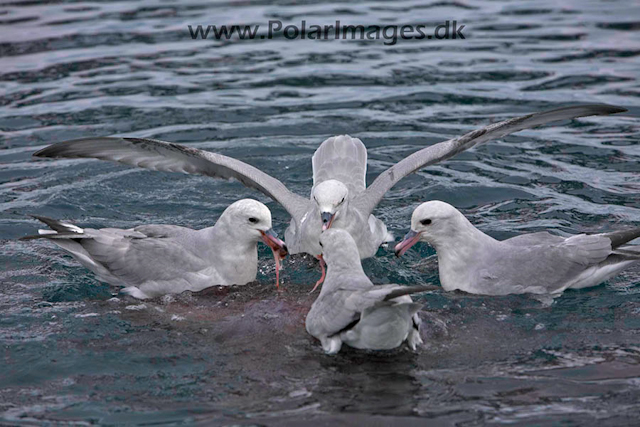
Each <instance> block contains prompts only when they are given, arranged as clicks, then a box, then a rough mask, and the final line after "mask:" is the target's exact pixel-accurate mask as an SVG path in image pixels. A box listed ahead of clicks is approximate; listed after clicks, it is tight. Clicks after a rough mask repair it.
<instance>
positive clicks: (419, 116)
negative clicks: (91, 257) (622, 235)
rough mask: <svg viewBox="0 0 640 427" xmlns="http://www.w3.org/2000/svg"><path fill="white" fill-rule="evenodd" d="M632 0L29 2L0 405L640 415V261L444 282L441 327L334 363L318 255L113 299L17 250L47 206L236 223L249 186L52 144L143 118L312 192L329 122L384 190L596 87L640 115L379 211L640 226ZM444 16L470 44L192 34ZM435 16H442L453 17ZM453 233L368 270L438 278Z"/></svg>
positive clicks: (452, 170) (102, 419) (72, 213)
mask: <svg viewBox="0 0 640 427" xmlns="http://www.w3.org/2000/svg"><path fill="white" fill-rule="evenodd" d="M638 12H640V10H639V9H638V6H637V5H632V4H630V3H629V2H623V1H612V2H599V1H592V2H578V1H570V2H568V3H567V2H564V3H562V4H558V3H557V2H549V1H543V2H509V1H492V2H480V1H471V2H464V3H455V2H454V3H443V2H411V1H400V2H395V3H394V4H393V5H390V4H383V3H379V2H371V1H359V2H352V3H349V4H348V5H345V4H339V3H324V4H319V3H317V2H279V4H270V3H268V2H240V3H237V2H232V3H229V2H214V3H208V4H200V3H184V2H179V3H178V2H172V1H170V2H166V1H141V2H135V3H130V2H122V1H107V2H99V3H85V2H76V3H68V4H60V3H47V2H44V3H38V2H14V3H11V4H7V5H6V7H5V10H4V11H2V12H0V21H1V22H2V25H3V26H2V30H0V32H2V39H1V40H0V64H2V67H0V88H1V89H0V131H1V132H0V146H1V147H2V149H1V150H0V239H2V246H1V247H0V259H1V262H2V265H3V267H4V268H3V270H2V271H1V272H0V281H1V284H2V292H1V293H0V310H1V312H2V316H0V342H1V343H2V347H3V349H4V352H3V353H2V354H3V359H2V362H3V363H2V366H1V367H0V414H1V415H0V420H2V421H1V422H2V423H5V424H9V425H15V424H20V423H22V424H39V423H41V422H43V421H44V420H48V421H52V422H55V421H66V422H86V423H91V422H93V423H101V424H125V423H129V424H142V423H145V424H150V423H155V424H170V423H180V422H198V421H200V422H202V423H213V424H234V423H238V422H244V423H247V424H256V425H278V426H282V425H299V424H300V423H301V422H304V423H305V424H309V425H327V424H331V425H333V424H337V423H345V424H347V423H350V424H359V425H362V424H372V423H380V424H384V425H386V424H394V425H395V424H403V425H414V424H415V425H424V421H425V419H427V420H429V425H454V424H455V425H484V424H502V423H508V424H512V425H514V424H515V425H524V424H536V425H557V424H560V423H569V422H572V423H573V424H577V425H590V424H593V423H594V422H598V423H600V424H603V425H634V424H635V423H636V420H637V418H638V416H640V405H639V404H638V402H639V401H640V379H639V378H640V346H639V344H638V338H637V331H638V330H639V329H640V300H639V299H638V295H639V293H640V287H638V286H637V285H638V283H639V280H638V278H639V277H640V267H635V268H632V269H629V270H628V271H626V272H624V273H623V274H621V275H620V276H619V277H617V278H615V279H612V280H611V281H610V282H609V283H607V284H605V285H602V286H599V287H596V288H593V289H587V290H583V291H572V292H567V293H565V295H563V296H562V297H560V298H558V299H556V300H544V301H540V300H538V299H535V298H533V297H528V296H507V297H496V298H488V297H481V296H473V295H465V294H462V293H450V294H447V293H444V292H433V293H430V294H427V295H424V296H422V297H420V298H421V301H422V302H424V304H425V307H424V311H423V312H422V316H423V319H424V330H423V335H424V336H423V338H424V340H425V342H426V346H425V347H424V348H423V349H421V350H420V351H419V352H417V353H413V352H410V351H409V350H407V349H406V348H401V349H397V350H394V351H390V352H381V353H366V352H361V351H356V350H352V349H348V348H345V349H344V351H342V352H341V353H340V354H339V355H337V356H335V357H330V356H326V355H324V354H323V353H322V351H321V348H320V346H319V344H318V343H317V342H315V341H314V340H313V339H312V338H311V337H310V336H308V335H307V334H306V332H305V330H304V316H305V314H306V312H307V311H308V309H309V306H310V305H311V303H312V301H313V299H314V297H315V296H314V295H309V294H308V291H309V290H310V289H311V284H312V283H314V282H315V281H316V280H317V278H318V270H317V267H316V263H315V262H314V261H312V260H309V259H303V258H301V257H293V258H289V259H288V260H287V261H286V262H285V270H284V271H283V275H282V279H283V282H284V288H285V290H284V291H283V292H281V293H278V292H276V291H275V289H274V287H273V272H274V270H273V268H274V267H273V265H272V261H270V260H269V258H270V253H269V250H268V248H265V247H261V248H260V255H261V261H260V272H259V274H258V281H257V283H254V284H251V285H248V286H247V287H245V288H231V289H218V288H214V289H210V290H207V291H204V292H201V293H198V294H189V293H188V294H185V295H180V296H176V297H172V298H164V299H157V300H152V301H145V302H143V303H141V302H140V301H135V300H131V299H129V298H127V297H121V296H117V297H116V298H115V299H112V296H113V293H114V292H115V290H114V289H113V288H111V287H109V286H107V285H105V284H102V283H100V282H99V281H97V280H96V279H95V277H93V276H92V275H91V274H90V273H88V272H87V271H86V270H84V269H83V268H81V267H79V266H78V265H77V263H76V262H75V261H73V260H72V259H71V258H70V257H69V256H67V255H65V254H64V253H63V252H62V251H60V250H58V249H56V248H54V247H53V246H52V245H48V244H46V243H41V242H40V243H34V242H31V243H27V242H21V241H17V240H16V239H17V238H18V237H20V236H24V235H27V234H32V233H33V232H34V230H35V229H36V228H37V227H38V225H37V224H36V222H35V221H33V220H31V219H29V218H28V217H27V214H41V215H46V216H51V217H56V218H64V219H69V220H73V221H75V222H77V223H79V224H80V225H84V226H91V227H104V226H114V227H123V228H127V227H132V226H135V225H139V224H143V223H169V224H177V225H185V226H189V227H194V228H201V227H206V226H209V225H211V224H213V223H214V221H215V219H216V218H217V217H218V216H219V215H220V213H221V212H222V210H223V209H224V208H225V207H226V206H227V205H229V204H230V203H232V202H233V201H235V200H236V199H238V198H242V197H254V198H258V199H260V200H262V201H264V202H265V203H267V205H268V206H269V207H270V209H271V210H272V212H273V217H274V228H275V229H276V230H278V232H280V233H281V234H282V232H283V231H284V229H285V227H286V225H287V221H288V217H287V214H286V212H285V211H284V210H283V209H282V208H281V207H279V206H277V205H276V204H274V203H273V202H272V201H270V200H267V199H266V198H265V197H264V196H262V195H260V194H258V193H256V192H254V191H251V190H248V189H246V188H244V187H242V186H241V185H239V184H237V183H233V182H225V181H216V180H212V179H207V178H203V177H194V176H183V175H173V174H164V173H152V172H148V171H142V170H136V169H129V168H125V167H122V166H119V165H114V164H110V163H102V162H97V161H90V160H80V161H71V160H56V161H34V160H32V159H31V157H30V156H31V153H32V152H33V151H35V150H36V149H37V148H40V147H43V146H44V145H46V144H49V143H52V142H56V141H61V140H66V139H71V138H76V137H84V136H96V135H127V136H133V137H136V136H137V137H152V138H158V139H164V140H169V141H173V142H179V143H185V144H190V145H193V146H197V147H199V148H204V149H209V150H213V151H216V152H220V153H223V154H226V155H229V156H233V157H237V158H240V159H242V160H244V161H247V162H249V163H251V164H253V165H255V166H257V167H259V168H261V169H263V170H264V171H266V172H268V173H270V174H272V175H273V176H275V177H277V178H280V179H282V180H283V181H284V182H285V183H286V185H287V186H289V187H290V188H291V189H292V190H294V191H296V192H298V193H299V194H303V195H307V194H308V191H309V189H310V188H311V171H310V158H311V155H312V154H313V151H314V150H315V149H316V148H317V146H318V145H319V143H320V142H322V141H323V140H324V139H325V138H327V137H329V136H332V135H336V134H342V133H348V134H350V135H352V136H356V137H359V138H361V139H362V140H363V141H364V142H365V144H366V145H367V147H368V150H369V174H368V176H367V180H368V181H369V182H371V180H372V179H373V178H374V177H375V176H376V175H377V174H378V173H380V172H381V171H382V170H384V169H385V168H387V167H389V166H390V165H391V164H393V163H394V162H396V161H398V160H400V159H401V158H403V157H404V156H406V155H408V154H410V153H411V152H413V151H416V150H418V149H420V148H422V147H424V146H427V145H429V144H433V143H435V142H439V141H441V140H444V139H447V138H450V137H452V136H457V135H460V134H462V133H464V132H467V131H469V130H472V129H474V128H477V127H480V126H484V125H486V124H487V123H491V122H495V121H499V120H503V119H506V118H509V117H513V116H515V115H519V114H525V113H529V112H533V111H539V110H542V109H548V108H554V107H559V106H564V105H567V104H571V103H579V102H605V103H609V104H614V105H621V106H624V107H626V108H628V109H629V110H630V113H629V114H626V115H616V116H612V117H595V118H586V119H581V120H579V121H572V122H570V123H563V124H560V125H558V126H551V127H546V128H543V129H538V130H535V131H526V132H523V133H520V134H518V135H514V136H510V137H508V138H506V139H505V140H503V141H500V142H496V143H492V144H488V145H486V146H483V147H479V148H478V149H475V150H473V151H472V152H468V153H463V154H461V155H459V156H457V157H456V158H455V159H452V160H449V161H447V162H445V163H443V164H440V165H436V166H434V167H431V168H429V169H427V170H425V171H422V172H420V173H417V174H414V175H412V176H411V177H408V178H407V179H405V180H403V181H402V182H401V183H400V184H399V185H397V186H396V187H395V188H394V189H393V190H392V191H391V192H389V194H388V195H387V197H386V198H385V199H384V201H383V202H382V204H381V205H380V206H379V207H378V208H377V210H376V215H377V216H378V217H379V218H381V219H382V220H384V221H385V223H386V224H387V226H388V227H389V229H390V231H392V232H393V233H394V234H395V235H396V236H402V235H403V234H404V232H406V230H407V228H408V226H409V218H410V215H411V212H412V210H413V208H414V207H415V206H416V205H417V204H419V203H420V202H422V201H425V200H429V199H441V200H445V201H447V202H449V203H452V204H454V205H455V206H457V207H458V208H460V209H462V210H463V211H464V213H465V214H467V215H468V216H469V218H470V219H471V220H472V221H473V222H474V223H476V224H477V225H478V226H479V227H480V228H481V229H483V230H484V231H486V232H487V233H489V234H491V235H493V236H495V237H498V238H506V237H510V236H513V235H517V234H519V233H523V232H531V231H538V230H541V229H553V230H556V231H557V232H560V233H576V232H583V231H600V230H602V231H609V230H613V229H618V228H625V227H627V226H630V225H632V224H633V225H638V222H639V221H640V214H639V212H640V211H639V209H640V199H638V197H637V193H638V191H639V190H640V181H639V179H638V176H639V174H638V172H640V169H639V165H640V162H639V161H638V160H639V159H640V152H639V151H638V142H637V141H638V125H637V119H636V118H635V117H634V115H635V116H637V114H638V112H640V109H639V108H638V107H639V105H640V104H639V103H638V91H637V76H638V71H639V67H638V61H637V58H638V55H639V53H640V51H639V50H638V46H639V42H640V40H639V34H640V33H639V32H638V28H639V26H638V23H637V22H636V21H637V18H636V17H637V16H640V15H639V13H638ZM269 19H281V20H283V21H285V22H289V21H290V22H299V21H300V20H302V19H305V20H307V21H308V22H311V21H317V23H318V24H324V23H332V22H335V20H336V19H339V20H341V21H342V22H343V23H344V24H354V25H356V24H378V25H386V24H388V23H394V24H398V25H403V24H418V23H425V24H429V25H431V24H432V25H437V24H438V23H440V22H442V21H445V20H447V19H448V20H453V19H455V20H457V21H458V22H461V23H464V24H465V25H466V28H465V31H466V33H465V35H466V36H467V39H466V40H464V41H461V40H448V41H431V42H429V43H427V42H417V41H404V42H403V41H400V42H398V43H397V44H396V45H393V46H384V45H383V43H382V41H379V42H372V43H369V42H358V41H354V42H352V41H331V42H314V41H299V40H298V41H287V40H284V39H282V38H280V39H276V40H264V41H261V40H256V41H252V42H249V41H244V42H241V41H238V40H231V41H224V42H216V41H213V40H206V41H202V40H200V41H193V40H191V38H190V37H189V34H188V31H187V25H198V24H202V25H209V24H218V25H219V24H225V23H226V24H244V23H247V24H260V25H265V24H266V23H267V22H268V21H269ZM432 25H431V26H432ZM433 254H434V252H433V250H432V249H431V248H429V247H428V246H427V245H419V246H417V247H415V249H412V250H411V251H410V252H409V253H407V254H406V255H405V257H403V258H402V259H396V258H395V257H394V256H393V253H392V250H391V249H389V248H382V249H380V250H379V252H378V257H376V258H375V259H368V260H365V261H364V267H365V270H366V271H367V273H368V274H369V275H370V276H371V277H372V280H374V282H375V283H390V282H393V283H402V284H418V283H425V284H434V283H435V284H437V283H438V278H437V264H436V261H435V258H434V257H432V255H433Z"/></svg>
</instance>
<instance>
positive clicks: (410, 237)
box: [395, 230, 420, 257]
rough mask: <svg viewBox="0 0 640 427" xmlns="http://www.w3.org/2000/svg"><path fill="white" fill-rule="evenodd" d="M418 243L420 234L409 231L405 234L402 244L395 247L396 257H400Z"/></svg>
mask: <svg viewBox="0 0 640 427" xmlns="http://www.w3.org/2000/svg"><path fill="white" fill-rule="evenodd" d="M419 241H420V233H418V232H417V231H413V230H410V231H409V232H408V233H407V234H405V236H404V239H402V242H400V243H398V244H397V245H396V249H395V252H396V256H397V257H401V256H402V255H404V253H405V252H407V251H408V250H409V248H411V246H413V245H415V244H416V243H418V242H419Z"/></svg>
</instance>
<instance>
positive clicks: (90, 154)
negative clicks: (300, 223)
mask: <svg viewBox="0 0 640 427" xmlns="http://www.w3.org/2000/svg"><path fill="white" fill-rule="evenodd" d="M34 156H36V157H54V158H56V157H63V158H96V159H101V160H111V161H114V162H119V163H124V164H126V165H131V166H138V167H141V168H146V169H152V170H159V171H165V172H182V173H187V174H194V175H206V176H211V177H214V178H223V179H236V180H238V181H240V182H241V183H243V184H244V185H246V186H247V187H251V188H255V189H256V190H259V191H261V192H263V193H264V194H266V195H267V196H269V197H271V198H272V199H273V200H275V201H276V202H278V203H280V204H281V205H282V206H283V207H284V208H285V209H286V210H287V212H289V214H291V216H293V217H294V218H296V219H299V218H301V217H302V215H304V213H305V212H306V211H307V209H308V205H309V204H310V203H311V202H310V201H309V200H308V199H306V198H304V197H301V196H299V195H297V194H294V193H292V192H291V191H289V190H288V189H287V187H285V185H284V184H283V183H282V182H280V181H278V180H277V179H275V178H273V177H272V176H270V175H267V174H266V173H264V172H262V171H261V170H259V169H257V168H255V167H253V166H251V165H249V164H246V163H244V162H241V161H240V160H236V159H233V158H231V157H227V156H223V155H221V154H216V153H211V152H209V151H203V150H199V149H197V148H192V147H186V146H183V145H180V144H172V143H169V142H164V141H158V140H154V139H144V138H82V139H76V140H72V141H65V142H59V143H57V144H53V145H50V146H48V147H46V148H43V149H42V150H40V151H38V152H36V153H34Z"/></svg>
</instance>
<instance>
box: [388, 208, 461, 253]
mask: <svg viewBox="0 0 640 427" xmlns="http://www.w3.org/2000/svg"><path fill="white" fill-rule="evenodd" d="M468 225H470V224H469V222H468V221H467V219H466V218H465V217H464V215H462V214H461V213H460V211H458V210H457V209H456V208H454V207H453V206H451V205H450V204H448V203H445V202H441V201H439V200H432V201H429V202H425V203H423V204H421V205H420V206H418V207H417V208H416V209H415V210H414V211H413V215H411V230H410V231H409V232H408V233H407V234H406V236H404V239H403V240H402V242H400V243H398V244H397V245H396V248H395V252H396V255H397V256H401V255H403V254H404V253H405V252H406V251H407V250H409V248H410V247H412V246H413V245H415V244H416V243H418V242H419V241H423V242H428V243H430V244H431V245H433V246H434V247H436V249H437V246H438V244H440V243H442V242H446V241H447V240H450V239H451V238H452V237H453V236H455V235H456V233H457V232H458V231H459V230H460V229H461V228H464V229H466V228H467V226H468Z"/></svg>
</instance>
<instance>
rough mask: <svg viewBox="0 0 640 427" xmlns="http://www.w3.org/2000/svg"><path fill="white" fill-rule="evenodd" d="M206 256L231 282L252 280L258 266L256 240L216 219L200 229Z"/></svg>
mask: <svg viewBox="0 0 640 427" xmlns="http://www.w3.org/2000/svg"><path fill="white" fill-rule="evenodd" d="M201 233H202V236H203V239H204V240H205V242H206V252H205V253H206V255H205V256H206V257H207V258H209V259H211V263H212V265H215V266H217V270H219V272H220V273H221V274H222V275H223V276H225V278H227V279H228V280H229V281H230V282H231V283H233V282H238V283H239V282H243V281H244V282H245V283H246V282H248V281H253V280H254V279H255V276H256V274H257V268H258V242H257V241H255V240H253V239H248V238H247V236H243V235H241V234H240V233H238V232H237V230H236V229H235V228H234V227H232V226H230V225H229V224H224V223H221V222H220V221H218V222H217V223H216V225H214V226H213V227H209V228H205V229H203V230H201Z"/></svg>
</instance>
